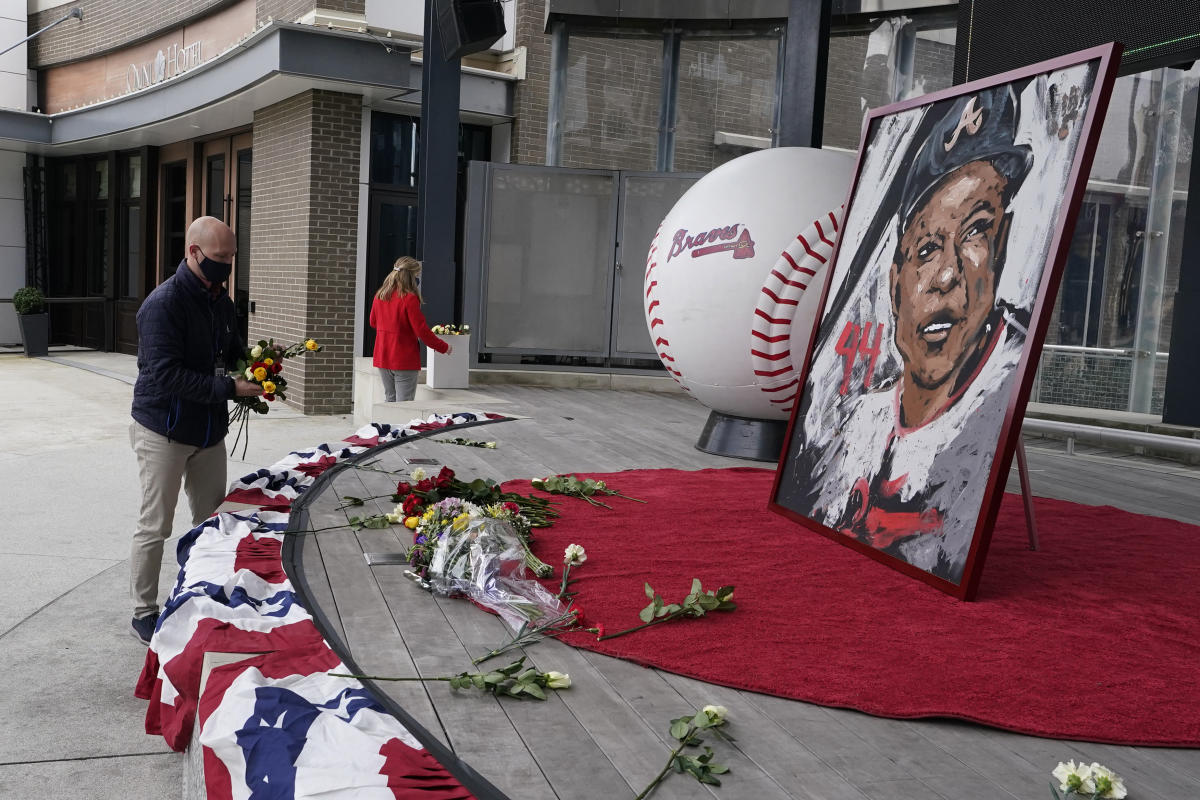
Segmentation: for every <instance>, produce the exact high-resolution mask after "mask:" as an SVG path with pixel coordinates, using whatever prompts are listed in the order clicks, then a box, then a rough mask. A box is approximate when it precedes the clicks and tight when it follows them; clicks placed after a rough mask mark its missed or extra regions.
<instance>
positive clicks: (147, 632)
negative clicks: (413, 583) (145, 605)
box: [129, 614, 158, 645]
mask: <svg viewBox="0 0 1200 800" xmlns="http://www.w3.org/2000/svg"><path fill="white" fill-rule="evenodd" d="M157 622H158V614H147V615H146V616H144V617H134V618H133V622H131V623H130V625H129V633H130V634H131V635H132V636H133V638H135V639H137V640H138V641H139V642H141V643H142V644H144V645H149V644H150V637H151V636H153V635H154V625H155V623H157Z"/></svg>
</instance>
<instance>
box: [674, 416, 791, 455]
mask: <svg viewBox="0 0 1200 800" xmlns="http://www.w3.org/2000/svg"><path fill="white" fill-rule="evenodd" d="M787 426H788V424H787V420H782V419H778V420H776V419H749V418H747V417H735V416H732V415H730V414H722V413H721V412H720V411H713V412H710V413H709V415H708V421H706V422H705V423H704V430H702V431H701V432H700V439H699V440H698V441H697V442H696V449H697V450H700V451H703V452H705V453H712V454H713V455H717V456H729V457H730V458H746V459H750V460H751V461H770V462H772V463H774V462H776V461H778V460H779V454H780V452H782V451H783V440H784V439H786V438H787Z"/></svg>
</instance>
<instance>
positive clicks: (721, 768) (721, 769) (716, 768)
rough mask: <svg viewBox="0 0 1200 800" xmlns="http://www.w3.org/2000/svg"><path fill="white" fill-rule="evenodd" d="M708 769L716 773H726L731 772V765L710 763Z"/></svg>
mask: <svg viewBox="0 0 1200 800" xmlns="http://www.w3.org/2000/svg"><path fill="white" fill-rule="evenodd" d="M708 771H709V772H711V773H713V774H714V775H724V774H725V773H726V772H729V767H727V766H725V765H724V764H709V765H708Z"/></svg>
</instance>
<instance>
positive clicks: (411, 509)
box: [402, 494, 421, 517]
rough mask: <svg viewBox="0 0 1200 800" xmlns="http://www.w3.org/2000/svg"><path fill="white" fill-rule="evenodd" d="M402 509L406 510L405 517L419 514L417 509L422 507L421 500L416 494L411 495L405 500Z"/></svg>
mask: <svg viewBox="0 0 1200 800" xmlns="http://www.w3.org/2000/svg"><path fill="white" fill-rule="evenodd" d="M402 507H403V508H404V515H405V516H406V517H411V516H413V515H415V514H416V513H417V509H419V508H420V507H421V498H419V497H417V496H416V495H415V494H410V495H409V496H408V497H406V498H404V501H403V505H402Z"/></svg>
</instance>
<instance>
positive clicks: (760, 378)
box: [750, 209, 843, 416]
mask: <svg viewBox="0 0 1200 800" xmlns="http://www.w3.org/2000/svg"><path fill="white" fill-rule="evenodd" d="M842 212H843V209H838V210H836V211H830V212H829V213H828V214H826V215H824V216H822V217H821V218H819V219H817V220H816V221H814V222H813V223H812V224H811V225H809V226H808V228H806V229H805V230H804V231H802V232H801V233H800V235H798V236H797V237H796V238H795V240H794V241H792V242H791V243H790V244H789V245H788V246H787V248H786V249H785V250H784V251H783V252H782V253H781V254H780V256H779V260H778V261H777V262H776V264H775V266H774V268H772V270H771V272H770V274H769V275H768V276H767V279H766V281H765V282H764V283H763V287H762V291H761V293H760V294H759V298H758V305H757V307H756V308H755V309H754V316H753V318H752V323H751V329H750V360H751V362H752V363H753V366H754V375H755V378H756V381H757V382H759V389H761V390H762V391H763V392H765V393H767V394H768V395H771V397H770V401H771V403H772V405H774V406H775V407H777V408H778V410H779V412H780V413H781V414H783V415H785V416H786V415H787V414H790V413H791V411H792V406H793V405H795V402H796V395H797V393H798V392H799V391H800V381H799V375H797V374H796V366H795V364H793V363H792V327H791V326H792V320H793V319H794V318H795V316H796V312H797V310H798V309H799V306H800V301H801V299H803V297H804V293H805V291H806V290H807V289H808V287H809V285H810V282H811V280H812V278H813V277H815V276H816V274H817V271H818V270H819V269H820V268H821V267H822V266H824V265H825V264H827V263H828V262H829V260H830V259H832V258H833V249H834V244H835V243H836V242H837V233H838V231H839V229H840V228H841V225H840V222H839V217H840V215H841V214H842ZM830 229H832V233H830ZM803 355H804V354H803V353H801V354H799V357H803Z"/></svg>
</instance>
